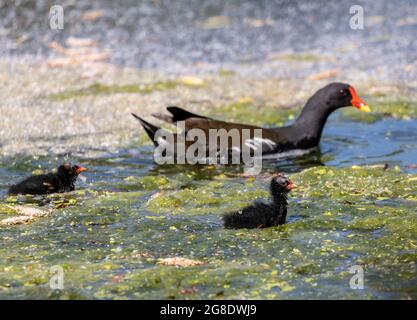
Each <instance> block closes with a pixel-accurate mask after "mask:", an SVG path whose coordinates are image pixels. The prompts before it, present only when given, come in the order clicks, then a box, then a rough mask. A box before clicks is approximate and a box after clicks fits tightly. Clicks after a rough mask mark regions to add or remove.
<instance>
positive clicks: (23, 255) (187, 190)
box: [0, 167, 417, 299]
mask: <svg viewBox="0 0 417 320" xmlns="http://www.w3.org/2000/svg"><path fill="white" fill-rule="evenodd" d="M97 168H98V167H97ZM161 170H163V169H161ZM222 170H223V171H225V172H226V173H227V170H228V169H227V168H223V169H222ZM212 171H213V170H207V168H205V169H202V171H199V170H197V169H196V170H195V172H194V173H193V174H191V178H189V179H188V180H187V179H185V180H186V182H185V183H184V184H178V183H179V182H181V181H182V178H185V177H187V176H188V175H190V174H189V173H187V172H181V173H170V172H169V170H167V171H165V174H159V175H155V176H144V177H142V178H140V177H137V178H136V177H134V176H128V177H125V178H123V179H121V180H119V181H118V182H117V184H118V185H117V186H116V187H115V190H121V191H106V192H105V191H94V190H89V189H86V190H85V191H84V192H83V193H79V194H74V195H73V196H74V197H76V199H77V203H76V204H75V205H72V206H67V207H64V208H62V209H56V210H55V212H54V214H53V215H52V216H51V217H47V218H43V219H40V220H38V221H36V222H34V223H32V224H31V225H23V226H13V227H2V228H1V229H0V236H1V238H2V241H3V243H4V245H3V246H2V247H1V248H0V268H1V269H0V270H1V272H0V283H1V285H0V296H2V297H20V296H25V297H44V298H75V299H82V298H144V299H150V298H187V299H191V298H214V299H230V298H238V299H239V298H254V299H259V298H267V299H284V298H300V297H305V298H312V297H319V298H341V297H343V298H361V299H368V298H371V297H374V298H375V297H379V298H381V297H385V298H387V297H391V298H393V297H395V298H410V297H414V298H415V297H417V292H416V289H415V288H416V286H415V284H416V282H415V281H416V280H415V278H416V277H415V276H416V274H417V272H416V262H417V255H416V249H417V214H416V204H417V176H416V175H412V174H406V173H402V172H400V171H398V170H395V169H388V170H383V169H382V168H381V167H375V168H372V167H353V168H335V167H315V168H311V169H307V170H304V171H301V172H299V173H296V174H293V175H291V178H292V180H293V181H294V182H295V183H296V184H297V185H299V188H298V189H296V190H294V191H293V192H292V193H291V194H290V204H289V222H288V224H286V225H283V226H280V227H275V228H269V229H259V230H258V229H256V230H225V229H223V228H222V225H221V214H222V213H224V212H227V211H229V210H235V209H237V208H240V207H243V206H245V205H246V204H248V203H249V202H251V201H253V199H255V198H266V197H267V196H268V182H269V179H268V178H261V177H260V178H255V179H252V178H245V177H234V178H233V179H232V178H230V177H228V176H227V175H225V174H223V173H221V172H217V170H214V171H216V172H217V173H215V175H214V176H213V173H212ZM203 173H206V174H207V175H205V174H203ZM196 177H198V178H197V179H196ZM205 177H206V178H205ZM207 178H208V180H207ZM182 182H183V181H182ZM124 184H125V185H126V188H122V187H121V186H122V185H124ZM181 185H183V188H181ZM111 187H112V185H108V189H111ZM135 190H136V191H135ZM12 205H13V204H12ZM1 208H2V212H3V213H1V215H3V216H9V213H8V212H4V210H3V209H4V208H5V206H4V205H1ZM170 257H185V258H189V259H193V260H199V261H202V262H205V264H204V265H201V266H193V267H174V266H164V265H161V264H159V263H158V261H159V259H164V258H170ZM52 265H61V266H62V267H63V268H64V270H65V290H63V291H62V292H55V291H52V290H49V289H48V287H47V283H48V281H49V277H50V267H51V266H52ZM352 265H362V266H363V267H364V268H365V289H364V290H356V291H353V290H351V289H350V287H349V280H350V277H351V276H352V275H351V274H350V273H349V267H351V266H352Z"/></svg>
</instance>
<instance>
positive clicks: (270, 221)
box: [223, 174, 295, 229]
mask: <svg viewBox="0 0 417 320" xmlns="http://www.w3.org/2000/svg"><path fill="white" fill-rule="evenodd" d="M294 187H295V185H294V184H293V183H292V182H291V180H289V179H288V178H287V177H285V176H283V175H280V174H278V175H277V176H275V177H274V178H272V180H271V186H270V193H271V200H272V201H271V203H264V202H255V203H254V204H253V205H251V206H248V207H246V208H244V209H242V210H239V211H237V212H232V213H227V214H225V215H224V216H223V222H224V227H225V228H228V229H239V228H246V229H250V228H267V227H272V226H278V225H281V224H284V223H285V220H286V218H287V194H288V192H289V191H290V190H291V189H293V188H294Z"/></svg>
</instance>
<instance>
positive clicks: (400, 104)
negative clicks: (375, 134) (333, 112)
mask: <svg viewBox="0 0 417 320" xmlns="http://www.w3.org/2000/svg"><path fill="white" fill-rule="evenodd" d="M366 101H367V103H368V104H369V105H370V107H371V110H372V111H371V113H364V112H357V111H358V110H356V109H351V108H345V109H344V110H343V113H342V114H343V117H346V118H349V119H351V120H354V121H360V122H368V123H372V122H376V121H379V120H381V119H383V118H387V117H389V118H394V119H401V120H409V119H411V118H416V117H417V103H416V102H414V101H407V100H393V101H389V100H387V99H386V98H378V97H372V98H371V99H366Z"/></svg>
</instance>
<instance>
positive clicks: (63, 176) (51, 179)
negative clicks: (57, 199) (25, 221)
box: [8, 163, 86, 195]
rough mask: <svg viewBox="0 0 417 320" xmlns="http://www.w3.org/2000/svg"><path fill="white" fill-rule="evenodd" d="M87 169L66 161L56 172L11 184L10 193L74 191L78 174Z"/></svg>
mask: <svg viewBox="0 0 417 320" xmlns="http://www.w3.org/2000/svg"><path fill="white" fill-rule="evenodd" d="M85 170H86V169H85V168H83V167H81V166H78V165H71V164H70V163H64V164H63V165H61V166H59V167H58V170H57V172H56V173H53V172H50V173H47V174H41V175H36V176H31V177H29V178H26V179H25V180H23V181H21V182H19V183H17V184H15V185H13V186H11V187H10V189H9V192H8V193H9V194H10V195H17V194H32V195H41V194H49V193H58V192H68V191H73V190H74V188H75V181H76V180H77V177H78V175H79V174H80V173H81V172H83V171H85Z"/></svg>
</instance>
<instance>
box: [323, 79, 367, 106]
mask: <svg viewBox="0 0 417 320" xmlns="http://www.w3.org/2000/svg"><path fill="white" fill-rule="evenodd" d="M315 96H317V97H319V99H320V100H322V101H323V102H324V104H325V105H326V107H327V108H329V109H330V110H336V109H338V108H342V107H348V106H353V107H355V108H357V109H359V110H361V111H365V112H370V111H371V109H370V108H369V106H368V105H367V104H366V103H365V102H364V101H363V100H362V99H361V98H359V96H358V95H357V93H356V90H355V89H354V88H353V87H352V86H351V85H349V84H346V83H340V82H334V83H330V84H328V85H327V86H325V87H324V88H322V89H320V90H319V91H317V93H316V94H315Z"/></svg>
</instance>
